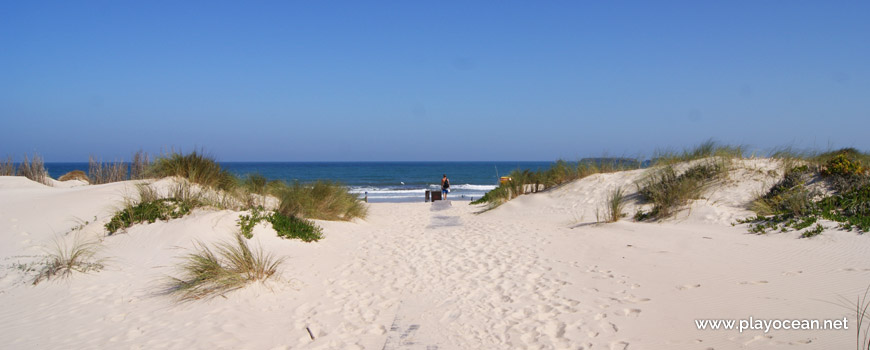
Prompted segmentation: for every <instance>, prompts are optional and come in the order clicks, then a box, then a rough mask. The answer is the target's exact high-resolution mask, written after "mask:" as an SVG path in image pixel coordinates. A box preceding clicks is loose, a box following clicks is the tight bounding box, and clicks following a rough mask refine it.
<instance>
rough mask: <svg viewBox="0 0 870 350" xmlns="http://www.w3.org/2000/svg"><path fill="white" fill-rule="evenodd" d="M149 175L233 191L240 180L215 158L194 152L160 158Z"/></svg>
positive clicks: (171, 154)
mask: <svg viewBox="0 0 870 350" xmlns="http://www.w3.org/2000/svg"><path fill="white" fill-rule="evenodd" d="M149 175H152V176H155V177H169V176H178V177H181V178H185V179H187V180H189V181H190V182H193V183H197V184H200V185H202V186H206V187H211V188H216V189H220V190H224V191H232V190H233V189H235V187H236V186H237V183H238V180H237V179H236V177H235V176H233V174H231V173H230V172H228V171H226V170H224V169H222V168H221V166H220V164H218V163H217V161H215V160H214V158H212V157H210V156H207V155H204V154H202V152H196V151H193V152H191V153H189V154H180V153H170V154H168V155H164V156H163V157H160V158H158V159H157V160H155V161H154V164H153V165H152V166H151V168H150V171H149Z"/></svg>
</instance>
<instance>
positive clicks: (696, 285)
mask: <svg viewBox="0 0 870 350" xmlns="http://www.w3.org/2000/svg"><path fill="white" fill-rule="evenodd" d="M698 287H701V285H700V284H684V285H682V286H677V290H687V289H695V288H698Z"/></svg>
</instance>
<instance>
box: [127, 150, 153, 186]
mask: <svg viewBox="0 0 870 350" xmlns="http://www.w3.org/2000/svg"><path fill="white" fill-rule="evenodd" d="M150 167H151V156H150V155H149V154H148V153H147V152H145V151H142V150H139V151H137V152H136V153H134V154H133V159H132V161H131V162H130V180H142V179H147V178H148V168H150Z"/></svg>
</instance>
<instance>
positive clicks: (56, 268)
mask: <svg viewBox="0 0 870 350" xmlns="http://www.w3.org/2000/svg"><path fill="white" fill-rule="evenodd" d="M99 248H100V244H99V242H97V241H87V240H84V239H82V238H81V237H80V236H78V235H76V236H75V237H74V238H73V240H72V242H67V241H65V240H64V239H63V238H60V237H58V238H56V239H55V240H54V247H52V249H51V250H50V251H49V252H48V258H47V259H46V261H45V264H44V265H43V266H42V268H40V269H39V270H38V271H39V272H38V274H37V275H36V277H34V278H33V282H32V283H33V285H37V284H39V283H40V282H43V281H47V280H51V279H56V278H66V277H69V276H70V275H71V274H72V273H73V272H76V271H77V272H89V271H99V270H100V269H102V268H103V264H102V261H100V260H95V259H94V257H95V255H96V253H97V252H98V251H99Z"/></svg>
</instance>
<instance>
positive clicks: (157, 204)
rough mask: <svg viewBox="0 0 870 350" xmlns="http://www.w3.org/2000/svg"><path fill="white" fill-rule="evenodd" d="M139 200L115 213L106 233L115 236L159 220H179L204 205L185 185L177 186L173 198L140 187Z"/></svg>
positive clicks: (130, 202) (128, 202) (147, 187)
mask: <svg viewBox="0 0 870 350" xmlns="http://www.w3.org/2000/svg"><path fill="white" fill-rule="evenodd" d="M138 189H139V200H138V201H135V200H128V201H127V203H126V204H125V206H124V208H123V209H121V210H119V211H118V212H116V213H115V215H114V216H112V218H111V219H110V220H109V222H108V223H106V225H105V228H106V231H108V232H109V235H113V234H115V233H117V232H118V231H120V230H123V229H126V228H129V227H131V226H133V225H135V224H139V223H146V222H147V223H154V222H156V221H157V220H162V221H169V220H170V219H177V218H180V217H182V216H185V215H187V214H190V212H191V211H192V210H193V209H194V208H196V207H199V206H201V205H202V201H201V200H200V198H199V197H198V195H197V194H196V193H194V192H192V191H191V190H190V187H189V186H184V185H183V184H181V185H179V186H176V188H175V190H174V191H173V193H172V196H170V197H167V198H163V197H161V196H159V195H158V194H157V193H156V192H155V191H154V190H153V189H152V188H151V187H150V186H148V185H144V184H143V185H139V186H138Z"/></svg>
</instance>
